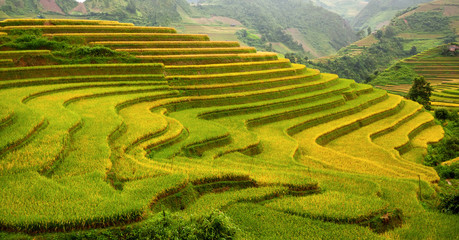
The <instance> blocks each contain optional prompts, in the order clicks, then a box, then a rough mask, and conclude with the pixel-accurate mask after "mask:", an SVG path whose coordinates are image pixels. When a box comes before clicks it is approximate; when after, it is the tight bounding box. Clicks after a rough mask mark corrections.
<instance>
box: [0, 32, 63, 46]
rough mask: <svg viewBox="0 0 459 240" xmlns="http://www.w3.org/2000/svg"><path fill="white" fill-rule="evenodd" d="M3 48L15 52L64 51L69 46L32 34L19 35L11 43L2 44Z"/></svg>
mask: <svg viewBox="0 0 459 240" xmlns="http://www.w3.org/2000/svg"><path fill="white" fill-rule="evenodd" d="M4 46H7V47H11V48H14V49H17V50H40V49H41V50H44V49H47V50H64V49H67V48H69V45H68V44H67V43H65V42H57V41H53V40H49V39H47V38H44V37H41V36H39V35H33V34H23V35H20V36H19V37H17V38H16V39H14V40H13V41H11V42H9V43H6V44H4Z"/></svg>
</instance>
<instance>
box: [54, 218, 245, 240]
mask: <svg viewBox="0 0 459 240" xmlns="http://www.w3.org/2000/svg"><path fill="white" fill-rule="evenodd" d="M236 232H237V228H236V226H235V225H234V224H233V223H232V222H231V220H230V219H229V218H228V217H227V216H226V215H225V214H224V213H222V212H220V211H214V212H213V213H211V214H210V215H209V216H204V217H200V218H198V219H191V220H189V221H186V220H184V219H183V218H179V217H177V216H176V215H172V214H169V213H167V212H163V213H162V214H161V216H160V217H159V218H156V219H154V220H151V221H148V220H147V222H145V223H143V224H141V225H140V226H128V227H122V228H114V229H108V230H90V231H85V232H73V233H68V234H58V235H56V236H55V237H54V239H73V240H80V239H81V240H83V239H85V240H90V239H97V240H105V239H107V240H108V239H110V240H114V239H124V240H136V239H152V240H154V239H158V240H159V239H195V240H198V239H199V240H201V239H203V240H211V239H222V240H223V239H234V238H235V235H236Z"/></svg>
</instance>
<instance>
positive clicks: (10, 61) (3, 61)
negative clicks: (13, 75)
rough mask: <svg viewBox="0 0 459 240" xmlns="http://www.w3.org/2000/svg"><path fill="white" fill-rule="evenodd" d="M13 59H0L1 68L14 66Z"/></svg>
mask: <svg viewBox="0 0 459 240" xmlns="http://www.w3.org/2000/svg"><path fill="white" fill-rule="evenodd" d="M13 66H14V63H13V59H0V68H4V67H13Z"/></svg>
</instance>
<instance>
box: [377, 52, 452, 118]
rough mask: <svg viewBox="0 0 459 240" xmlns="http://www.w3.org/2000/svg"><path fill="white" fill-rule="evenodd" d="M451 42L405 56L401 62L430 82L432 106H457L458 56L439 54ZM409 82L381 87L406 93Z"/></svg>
mask: <svg viewBox="0 0 459 240" xmlns="http://www.w3.org/2000/svg"><path fill="white" fill-rule="evenodd" d="M448 46H454V45H451V44H446V45H441V46H438V47H435V48H432V49H429V50H427V51H424V52H422V53H419V54H417V55H415V56H413V57H410V58H406V59H404V60H402V61H401V64H403V65H407V66H408V67H410V68H411V69H413V70H414V72H415V73H416V74H419V75H421V76H424V77H425V79H426V80H427V81H428V82H429V83H430V84H431V86H432V87H433V89H434V91H433V92H432V97H431V100H432V106H436V107H449V108H456V109H457V108H459V97H458V95H459V56H444V55H442V54H441V52H442V51H444V48H445V47H448ZM410 87H411V85H410V84H396V83H394V84H393V85H388V86H383V87H381V88H383V89H386V90H390V91H395V92H401V93H408V91H409V89H410Z"/></svg>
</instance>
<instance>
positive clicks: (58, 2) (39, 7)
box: [0, 0, 78, 18]
mask: <svg viewBox="0 0 459 240" xmlns="http://www.w3.org/2000/svg"><path fill="white" fill-rule="evenodd" d="M77 5H78V2H76V1H74V0H3V1H0V17H2V18H7V17H15V16H29V17H35V16H36V15H37V14H40V13H43V12H50V13H54V14H56V13H57V14H63V15H65V14H69V13H70V12H71V10H72V9H73V8H75V7H77ZM1 15H3V16H1Z"/></svg>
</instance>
